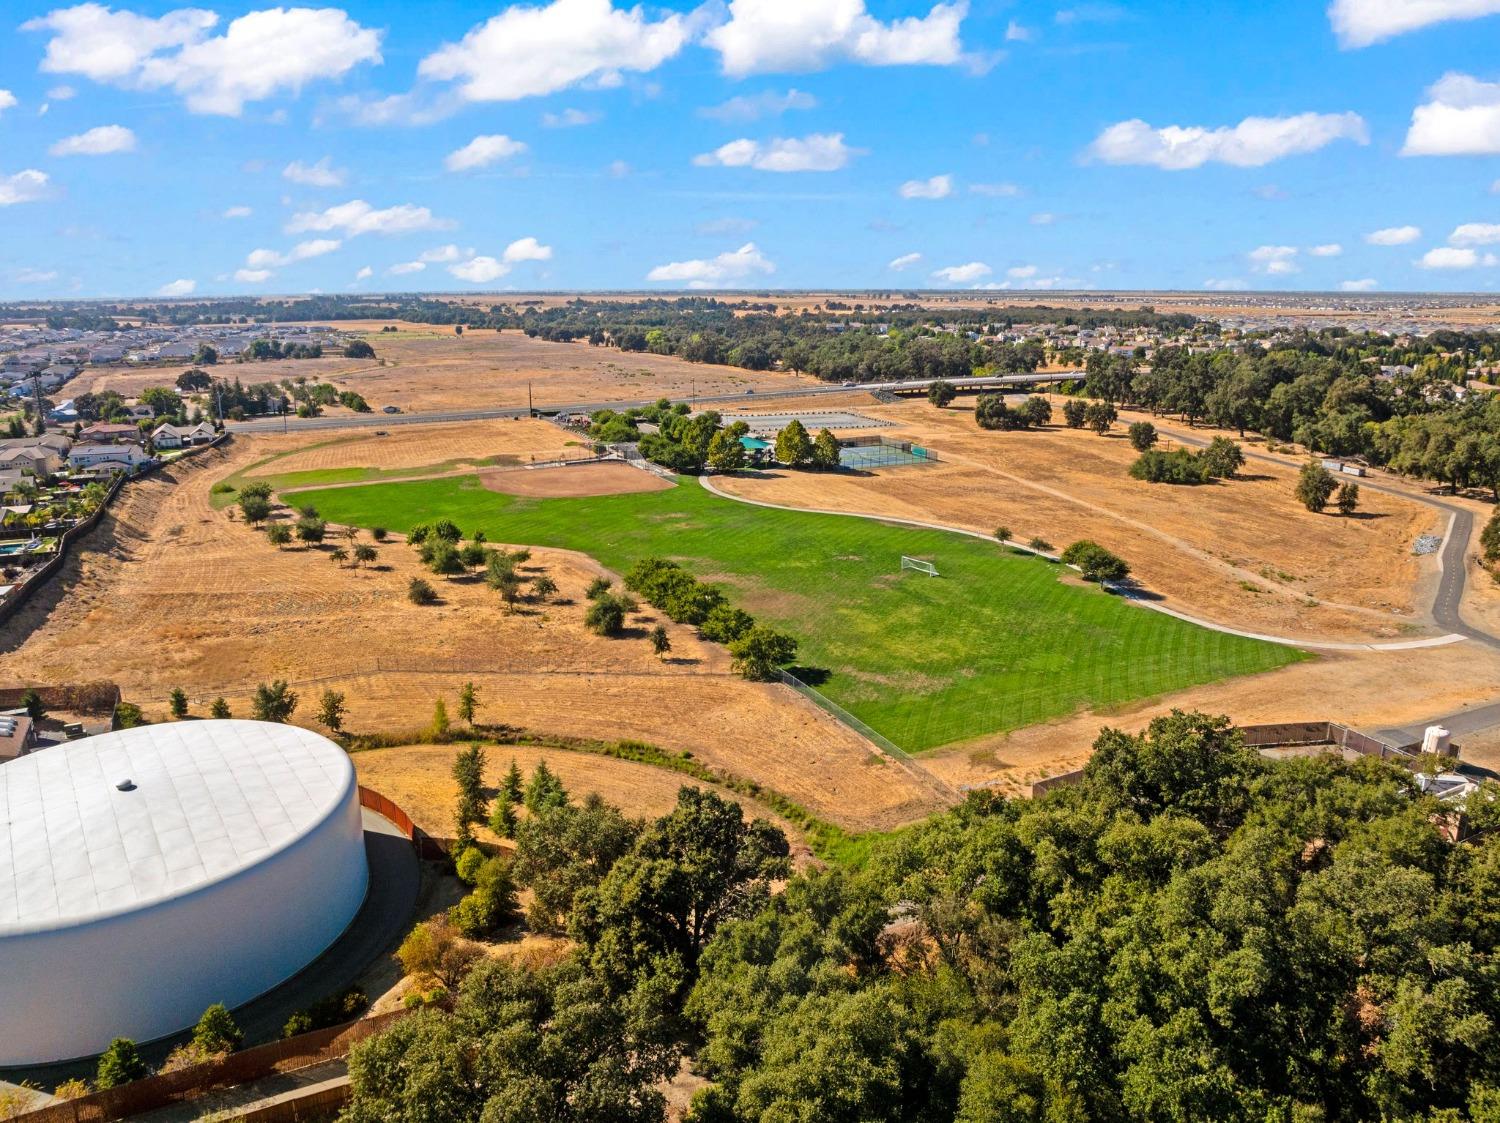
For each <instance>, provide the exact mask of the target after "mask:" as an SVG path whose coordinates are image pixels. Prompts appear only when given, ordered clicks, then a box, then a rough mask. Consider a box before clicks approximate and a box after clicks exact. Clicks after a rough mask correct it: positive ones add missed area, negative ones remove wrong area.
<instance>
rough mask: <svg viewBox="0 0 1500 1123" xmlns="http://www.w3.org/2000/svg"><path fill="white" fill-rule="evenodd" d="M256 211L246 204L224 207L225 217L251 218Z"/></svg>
mask: <svg viewBox="0 0 1500 1123" xmlns="http://www.w3.org/2000/svg"><path fill="white" fill-rule="evenodd" d="M254 213H255V212H254V211H253V210H251V209H250V208H249V207H246V206H233V207H225V208H224V217H225V218H249V217H250V216H251V215H252V214H254Z"/></svg>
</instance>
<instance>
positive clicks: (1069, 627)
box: [295, 477, 1307, 751]
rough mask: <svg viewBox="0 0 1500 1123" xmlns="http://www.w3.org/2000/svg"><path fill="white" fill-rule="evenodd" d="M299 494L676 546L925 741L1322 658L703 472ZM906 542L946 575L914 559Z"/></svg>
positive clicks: (854, 697) (957, 542)
mask: <svg viewBox="0 0 1500 1123" xmlns="http://www.w3.org/2000/svg"><path fill="white" fill-rule="evenodd" d="M295 499H296V502H297V503H298V504H306V503H311V504H313V505H315V506H316V507H317V508H318V510H319V512H320V513H321V514H322V515H323V516H324V517H325V518H328V519H332V520H334V521H336V522H341V523H349V524H354V525H359V526H366V527H371V526H382V527H386V528H387V529H390V530H394V531H405V530H406V528H408V527H410V526H411V525H413V524H415V523H419V522H433V521H435V520H437V519H441V518H449V519H452V520H453V521H454V522H456V523H457V524H458V525H459V526H460V527H461V528H462V529H463V531H464V533H465V534H472V533H473V532H474V531H476V530H483V531H484V533H485V536H486V537H487V538H488V539H489V540H490V541H492V542H503V543H508V544H511V545H523V544H524V545H533V546H555V547H562V548H565V549H571V550H579V551H582V552H584V553H587V554H591V555H593V556H594V557H595V558H597V559H598V560H599V561H601V562H603V563H604V564H605V565H607V566H609V567H610V568H612V569H615V570H617V571H624V570H625V569H628V568H629V566H630V565H631V563H632V562H634V561H635V560H636V559H637V558H641V557H647V556H651V555H658V556H663V557H669V558H673V559H675V560H677V561H679V562H681V563H682V564H683V565H685V566H686V567H688V568H689V569H690V570H691V571H692V572H693V573H694V574H695V575H696V576H698V577H700V578H702V579H704V580H709V581H714V582H717V583H719V584H720V585H721V586H722V587H723V588H724V589H725V591H726V593H727V594H728V595H729V596H730V598H731V600H732V601H734V603H736V604H738V605H740V606H741V607H743V608H745V609H747V610H748V611H750V612H752V613H754V614H755V615H756V617H757V618H759V619H761V620H763V621H765V622H768V623H771V624H773V625H774V626H776V627H778V628H780V629H781V630H783V631H786V632H788V633H790V634H791V635H794V636H795V637H796V638H797V640H798V642H799V643H800V645H801V651H800V654H799V657H798V660H797V662H798V666H799V667H802V668H811V669H813V671H814V672H822V673H823V674H826V678H823V679H822V681H819V679H820V677H821V676H820V675H819V674H817V673H813V674H812V675H811V676H809V675H807V674H803V672H801V671H799V672H798V673H799V674H802V677H804V678H809V681H811V682H812V683H813V684H814V685H816V686H817V687H818V689H820V690H821V691H823V693H824V694H826V695H827V696H828V697H829V698H831V699H833V700H834V701H835V702H837V703H838V704H839V705H841V706H843V707H845V708H846V709H848V710H850V711H851V712H852V713H854V714H855V715H856V716H857V717H859V718H860V719H861V720H863V721H865V722H867V723H868V724H869V725H870V726H872V727H873V728H875V729H876V730H878V731H879V732H880V733H882V734H884V735H885V736H886V737H888V738H890V740H892V741H894V742H895V743H896V744H897V745H899V746H901V747H902V748H904V749H907V750H909V751H920V750H923V749H930V748H933V747H935V746H938V745H945V744H949V743H951V742H954V741H961V740H966V739H969V738H973V737H978V736H982V735H984V734H989V733H997V732H1002V731H1005V730H1010V729H1018V728H1021V727H1023V726H1027V725H1033V724H1036V723H1038V722H1043V721H1047V720H1049V719H1053V718H1058V717H1061V716H1064V715H1066V714H1070V713H1072V712H1074V711H1075V710H1077V709H1079V708H1080V707H1090V708H1108V707H1113V706H1119V705H1121V704H1123V703H1127V702H1131V701H1134V700H1136V699H1140V698H1145V697H1151V696H1155V695H1160V694H1168V693H1171V692H1173V691H1176V690H1181V689H1183V688H1185V687H1188V686H1194V685H1197V684H1200V683H1206V682H1213V681H1216V680H1219V679H1223V678H1227V677H1229V676H1232V675H1241V674H1252V673H1256V672H1260V671H1268V670H1272V669H1274V668H1277V667H1282V666H1285V665H1286V664H1288V663H1292V662H1296V661H1297V660H1299V659H1303V658H1307V656H1306V655H1305V654H1303V653H1302V652H1299V651H1296V650H1294V649H1292V648H1289V647H1284V646H1280V645H1277V644H1270V643H1263V642H1261V641H1258V640H1249V639H1244V638H1241V637H1239V636H1232V635H1226V634H1224V633H1222V632H1216V631H1212V630H1210V629H1208V628H1202V627H1199V626H1197V625H1194V624H1189V623H1187V622H1185V621H1182V620H1177V619H1175V618H1173V617H1171V616H1167V615H1164V614H1162V613H1159V612H1152V611H1150V610H1149V609H1146V608H1142V607H1141V606H1139V605H1132V604H1129V603H1127V602H1126V601H1124V600H1122V599H1120V598H1119V597H1116V596H1112V595H1110V594H1107V593H1105V592H1104V591H1102V590H1101V589H1098V588H1096V587H1092V586H1089V587H1083V586H1080V585H1078V584H1076V583H1071V582H1070V583H1066V584H1065V583H1063V582H1062V581H1059V580H1058V578H1059V576H1060V574H1062V573H1064V572H1070V571H1066V570H1063V569H1061V567H1059V566H1057V565H1056V564H1054V563H1050V562H1047V561H1043V560H1041V559H1038V558H1035V557H1032V556H1029V555H1021V554H1017V553H1013V552H1011V551H1009V550H1007V549H1004V548H1002V547H1001V546H999V545H998V544H997V543H994V542H989V541H985V540H982V539H976V538H969V537H965V536H963V535H957V534H951V533H948V532H945V531H938V530H919V529H912V528H908V527H900V526H894V525H889V524H885V523H879V522H874V521H871V520H869V519H860V518H850V517H846V516H839V515H817V514H810V513H804V512H798V511H778V510H771V509H767V508H763V507H753V506H750V505H748V504H744V503H737V502H735V501H733V500H729V499H723V498H720V497H718V496H716V495H713V494H712V493H710V492H708V491H706V490H704V489H703V488H701V487H699V486H698V484H697V483H696V481H691V480H689V481H683V482H681V483H680V484H679V486H677V487H674V488H672V489H670V490H667V491H655V492H645V493H641V494H635V495H614V496H600V497H595V498H587V499H526V498H517V497H513V496H507V495H501V494H498V493H496V492H492V491H488V490H486V489H485V488H484V487H482V486H481V485H480V484H479V482H478V481H477V480H475V479H472V478H467V477H459V478H453V479H443V480H425V481H415V482H408V483H383V484H371V485H370V486H367V487H347V488H334V489H328V490H321V491H305V492H299V493H298V494H297V495H296V496H295ZM397 548H401V547H397ZM903 554H906V555H910V556H912V557H916V558H921V559H925V560H930V561H932V562H934V563H935V564H936V566H937V568H938V570H939V572H940V573H941V574H942V576H941V577H939V578H931V577H928V576H925V575H923V574H921V573H917V572H914V571H911V570H907V571H905V572H902V571H901V569H900V561H901V556H902V555H903ZM558 611H579V612H581V611H582V609H581V608H579V607H575V608H568V609H558ZM622 642H623V641H622ZM663 704H668V705H669V704H670V700H668V699H663Z"/></svg>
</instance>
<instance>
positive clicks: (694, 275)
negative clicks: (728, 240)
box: [646, 242, 776, 288]
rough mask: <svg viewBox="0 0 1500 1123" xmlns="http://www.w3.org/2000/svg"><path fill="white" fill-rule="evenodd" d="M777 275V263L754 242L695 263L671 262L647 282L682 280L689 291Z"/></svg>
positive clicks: (658, 269)
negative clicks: (757, 276) (767, 275)
mask: <svg viewBox="0 0 1500 1123" xmlns="http://www.w3.org/2000/svg"><path fill="white" fill-rule="evenodd" d="M774 272H776V266H775V264H774V263H773V262H772V261H771V260H770V259H769V258H767V257H766V255H765V254H763V253H761V252H760V249H759V247H757V246H756V244H755V243H754V242H746V243H745V244H744V245H743V246H741V247H740V248H739V249H737V250H734V251H732V252H729V253H721V254H719V255H718V256H717V257H710V258H699V259H696V260H692V261H670V262H668V263H667V264H665V265H658V266H657V267H656V268H655V269H652V270H651V272H649V273H647V274H646V280H648V281H681V282H684V283H686V284H687V286H688V287H689V288H713V287H715V286H719V285H733V284H735V282H737V281H744V280H748V279H749V278H751V277H754V276H756V275H760V274H770V273H774Z"/></svg>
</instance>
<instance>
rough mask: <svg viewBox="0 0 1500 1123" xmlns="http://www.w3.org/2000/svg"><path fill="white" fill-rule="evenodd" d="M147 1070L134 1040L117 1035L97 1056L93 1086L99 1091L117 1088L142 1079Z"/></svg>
mask: <svg viewBox="0 0 1500 1123" xmlns="http://www.w3.org/2000/svg"><path fill="white" fill-rule="evenodd" d="M149 1071H150V1070H149V1069H148V1068H147V1067H146V1062H145V1061H143V1060H141V1054H140V1052H139V1051H138V1050H137V1049H136V1047H135V1042H134V1041H132V1040H130V1038H128V1037H117V1038H115V1039H114V1040H113V1041H111V1042H110V1043H109V1048H108V1049H106V1050H104V1052H103V1053H102V1054H100V1056H99V1073H98V1075H97V1076H95V1077H94V1086H95V1087H96V1088H98V1089H99V1090H100V1091H103V1090H104V1089H106V1088H117V1087H119V1086H120V1085H121V1084H129V1083H130V1082H131V1081H132V1080H140V1079H143V1078H144V1077H145V1076H146V1075H147V1074H148V1072H149Z"/></svg>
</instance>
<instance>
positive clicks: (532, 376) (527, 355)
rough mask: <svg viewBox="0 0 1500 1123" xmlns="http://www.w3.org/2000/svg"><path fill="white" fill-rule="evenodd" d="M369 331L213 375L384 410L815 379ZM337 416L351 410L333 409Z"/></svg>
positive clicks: (169, 378) (160, 370)
mask: <svg viewBox="0 0 1500 1123" xmlns="http://www.w3.org/2000/svg"><path fill="white" fill-rule="evenodd" d="M335 326H337V327H339V328H342V329H344V330H346V331H349V332H351V333H354V334H359V335H362V336H364V337H365V338H367V339H368V340H369V341H370V343H371V345H372V346H373V347H374V348H375V353H376V358H375V359H373V360H371V359H345V358H342V357H332V356H331V357H328V358H323V359H278V360H274V361H271V362H263V363H222V364H220V365H219V366H217V367H215V368H214V371H213V373H214V374H216V375H217V376H219V377H221V378H238V379H240V380H241V381H242V382H245V383H251V382H274V381H279V380H281V379H283V378H298V377H305V378H307V379H308V380H309V381H327V382H332V383H333V384H334V385H336V386H337V387H338V388H339V389H340V390H354V391H356V392H358V393H360V394H363V395H364V396H365V399H366V400H367V401H368V402H369V403H370V405H371V406H372V407H373V408H374V409H377V410H378V409H381V408H383V407H384V406H396V407H397V408H399V409H401V410H405V411H408V412H410V411H421V410H442V409H480V408H495V409H515V408H523V407H525V405H526V404H527V387H528V385H529V386H530V390H531V400H532V401H533V402H534V403H535V404H536V405H539V406H544V405H562V404H566V403H569V402H586V401H607V400H611V399H651V398H659V397H670V398H682V399H686V398H689V397H691V396H692V395H694V394H700V395H703V394H708V395H718V394H737V393H741V392H743V391H745V390H748V389H752V388H753V389H754V390H755V391H756V393H758V394H759V393H773V392H775V391H777V390H785V389H791V388H793V387H797V386H806V385H810V384H811V380H810V379H809V378H807V377H799V376H797V375H792V374H782V373H778V372H774V371H765V372H753V371H746V370H741V369H739V368H738V367H727V366H712V365H709V364H705V363H689V362H685V361H683V360H682V359H679V358H676V357H674V356H670V355H650V354H645V353H641V352H633V353H630V352H622V351H618V350H614V349H612V348H604V347H591V346H589V345H588V344H587V343H583V342H578V343H547V342H545V341H543V340H538V339H530V338H528V337H527V336H526V335H525V334H524V333H522V332H519V331H504V332H495V331H466V332H464V334H463V335H455V334H454V332H453V329H452V328H450V327H443V326H439V325H423V324H406V323H401V324H394V325H389V326H395V327H396V328H397V330H396V331H395V332H384V333H383V332H381V330H380V329H381V328H382V327H384V326H388V325H387V324H384V323H382V322H381V321H378V320H358V321H349V322H343V323H336V324H335ZM191 365H192V364H191V363H182V364H181V365H166V366H160V367H152V368H150V369H146V370H142V369H140V368H139V367H134V366H125V365H123V364H122V365H119V366H113V367H101V368H98V369H97V370H90V371H89V372H88V373H86V374H85V375H84V376H83V379H82V380H81V381H83V382H84V386H83V388H85V389H88V390H91V391H93V392H95V393H98V392H100V391H103V390H115V391H116V392H118V393H120V394H122V395H124V396H126V397H133V396H135V395H138V394H140V392H141V391H142V390H144V389H146V388H147V387H148V386H170V385H172V384H173V382H174V380H175V379H176V378H177V376H178V375H179V374H181V373H182V371H184V370H186V369H188V367H190V366H191ZM325 412H327V413H328V414H330V415H333V414H338V413H343V412H346V411H344V410H342V409H341V408H339V407H331V408H329V409H327V410H326V411H325Z"/></svg>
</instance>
